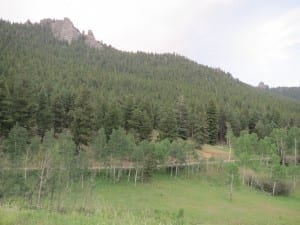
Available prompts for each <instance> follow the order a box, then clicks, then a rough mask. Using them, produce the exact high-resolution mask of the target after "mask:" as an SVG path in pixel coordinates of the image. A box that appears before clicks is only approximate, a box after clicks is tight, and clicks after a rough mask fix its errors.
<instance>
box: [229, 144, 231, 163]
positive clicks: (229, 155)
mask: <svg viewBox="0 0 300 225" xmlns="http://www.w3.org/2000/svg"><path fill="white" fill-rule="evenodd" d="M228 145H229V154H228V161H229V162H230V160H231V141H230V139H228Z"/></svg>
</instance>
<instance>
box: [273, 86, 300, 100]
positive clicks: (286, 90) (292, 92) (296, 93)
mask: <svg viewBox="0 0 300 225" xmlns="http://www.w3.org/2000/svg"><path fill="white" fill-rule="evenodd" d="M271 91H273V92H276V93H278V94H280V95H283V96H286V97H289V98H291V99H295V100H298V101H300V87H277V88H271Z"/></svg>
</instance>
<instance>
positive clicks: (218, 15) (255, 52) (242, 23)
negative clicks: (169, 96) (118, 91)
mask: <svg viewBox="0 0 300 225" xmlns="http://www.w3.org/2000/svg"><path fill="white" fill-rule="evenodd" d="M0 17H1V18H2V19H5V20H9V21H12V22H25V21H26V20H27V19H29V20H30V21H32V22H39V21H40V20H41V19H43V18H55V19H63V18H64V17H69V18H70V19H71V20H72V22H73V23H74V25H75V26H76V27H77V28H78V29H79V30H81V31H83V30H84V31H87V30H88V29H91V30H92V31H93V33H94V35H95V37H96V39H98V40H102V41H103V42H104V43H106V44H111V45H112V46H114V47H116V48H118V49H122V50H126V51H138V50H139V51H146V52H157V53H163V52H176V53H178V54H180V55H184V56H186V57H188V58H190V59H193V60H195V61H197V62H198V63H201V64H205V65H209V66H212V67H219V68H221V69H223V70H225V71H226V72H230V73H231V74H232V75H233V76H234V77H235V78H238V79H240V80H241V81H243V82H246V83H248V84H251V85H255V86H256V85H257V84H258V83H259V82H260V81H263V82H265V83H266V84H269V85H270V86H273V87H274V86H300V0H148V1H144V0H97V1H96V0H95V1H93V0H84V1H75V0H69V1H63V0H49V1H42V0H27V1H24V0H7V1H5V0H0ZM0 54H1V53H0Z"/></svg>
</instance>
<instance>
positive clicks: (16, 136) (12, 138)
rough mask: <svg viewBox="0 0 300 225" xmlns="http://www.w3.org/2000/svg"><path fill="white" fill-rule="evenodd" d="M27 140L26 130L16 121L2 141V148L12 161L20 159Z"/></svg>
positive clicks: (24, 151) (24, 150) (26, 145)
mask: <svg viewBox="0 0 300 225" xmlns="http://www.w3.org/2000/svg"><path fill="white" fill-rule="evenodd" d="M28 142H29V135H28V131H27V130H26V129H25V128H24V127H21V126H20V125H19V124H18V123H16V125H15V126H14V127H13V128H12V129H11V131H10V132H9V134H8V137H7V139H6V140H5V141H4V148H5V150H6V152H7V153H8V154H9V156H10V158H11V160H12V161H13V162H14V161H18V160H20V159H21V157H22V156H23V155H24V154H25V153H26V148H27V147H28Z"/></svg>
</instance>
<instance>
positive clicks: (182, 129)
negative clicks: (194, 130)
mask: <svg viewBox="0 0 300 225" xmlns="http://www.w3.org/2000/svg"><path fill="white" fill-rule="evenodd" d="M176 119H177V133H178V137H180V138H182V139H184V140H186V139H187V138H188V136H189V121H188V110H187V107H186V105H185V101H184V97H183V96H180V97H179V99H178V102H177V118H176Z"/></svg>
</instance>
